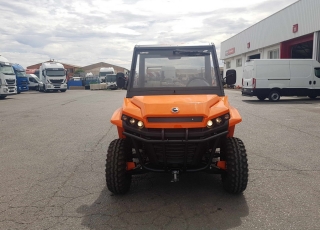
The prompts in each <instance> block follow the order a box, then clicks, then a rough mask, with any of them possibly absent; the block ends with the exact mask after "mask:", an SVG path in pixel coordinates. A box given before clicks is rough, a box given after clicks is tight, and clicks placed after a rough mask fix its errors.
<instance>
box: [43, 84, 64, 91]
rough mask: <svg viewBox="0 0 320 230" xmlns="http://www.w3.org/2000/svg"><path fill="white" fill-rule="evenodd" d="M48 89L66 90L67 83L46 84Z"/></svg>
mask: <svg viewBox="0 0 320 230" xmlns="http://www.w3.org/2000/svg"><path fill="white" fill-rule="evenodd" d="M46 89H47V90H66V89H67V84H46Z"/></svg>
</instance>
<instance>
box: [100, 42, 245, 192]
mask: <svg viewBox="0 0 320 230" xmlns="http://www.w3.org/2000/svg"><path fill="white" fill-rule="evenodd" d="M219 73H220V71H219V64H218V59H217V54H216V49H215V46H214V45H205V46H166V47H163V46H161V47H159V46H135V48H134V52H133V58H132V64H131V70H130V76H129V79H128V84H127V95H126V98H125V99H124V102H123V105H122V107H121V108H119V109H117V110H116V111H115V112H114V114H113V116H112V118H111V122H112V124H114V125H116V126H117V130H118V135H119V138H118V139H115V140H113V141H112V142H111V143H110V145H109V148H108V153H107V160H106V182H107V187H108V189H109V190H110V191H111V192H112V193H114V194H124V193H126V192H128V190H129V188H130V184H131V179H132V176H133V175H135V174H141V173H146V172H162V173H171V174H172V181H173V182H176V181H179V175H181V174H182V173H185V174H183V175H184V176H187V175H188V174H187V173H190V172H199V171H204V172H208V173H213V174H221V179H222V186H223V188H224V189H225V190H226V191H228V192H230V193H234V194H237V193H241V192H243V191H244V190H245V189H246V187H247V182H248V163H247V154H246V149H245V146H244V144H243V142H242V141H241V140H240V139H239V138H235V137H234V136H233V135H234V130H235V126H236V124H238V123H239V122H241V120H242V119H241V116H240V114H239V113H238V111H237V110H236V109H235V108H234V107H232V106H231V105H230V104H229V101H228V97H227V96H226V95H225V93H224V89H223V81H222V78H221V77H220V76H219ZM225 80H226V84H228V85H233V84H235V82H236V72H235V71H234V70H229V71H227V76H226V79H225Z"/></svg>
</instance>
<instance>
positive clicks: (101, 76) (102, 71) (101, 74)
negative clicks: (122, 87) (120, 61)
mask: <svg viewBox="0 0 320 230" xmlns="http://www.w3.org/2000/svg"><path fill="white" fill-rule="evenodd" d="M115 73H116V72H115V71H114V68H113V67H104V68H100V71H99V79H100V83H106V76H107V75H108V74H115Z"/></svg>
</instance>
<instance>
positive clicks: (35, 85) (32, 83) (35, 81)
mask: <svg viewBox="0 0 320 230" xmlns="http://www.w3.org/2000/svg"><path fill="white" fill-rule="evenodd" d="M26 76H27V77H28V80H29V83H28V86H29V90H36V91H39V86H40V85H41V86H42V84H43V83H42V82H41V81H40V79H39V78H38V77H37V76H36V75H35V74H32V73H31V74H26Z"/></svg>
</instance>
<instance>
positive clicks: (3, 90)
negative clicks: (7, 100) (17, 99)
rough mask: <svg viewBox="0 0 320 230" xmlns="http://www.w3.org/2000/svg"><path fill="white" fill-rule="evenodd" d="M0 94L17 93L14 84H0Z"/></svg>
mask: <svg viewBox="0 0 320 230" xmlns="http://www.w3.org/2000/svg"><path fill="white" fill-rule="evenodd" d="M0 94H1V95H14V94H17V87H16V86H3V85H2V86H0Z"/></svg>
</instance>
